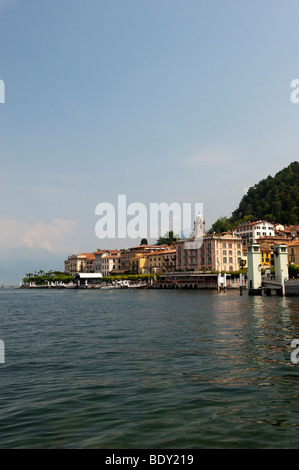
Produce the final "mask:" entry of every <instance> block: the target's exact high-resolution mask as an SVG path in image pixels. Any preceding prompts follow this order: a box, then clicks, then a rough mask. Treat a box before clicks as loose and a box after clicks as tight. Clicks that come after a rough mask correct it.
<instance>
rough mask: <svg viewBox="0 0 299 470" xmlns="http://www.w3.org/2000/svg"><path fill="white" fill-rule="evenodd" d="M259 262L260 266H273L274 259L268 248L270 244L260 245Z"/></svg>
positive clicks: (270, 249)
mask: <svg viewBox="0 0 299 470" xmlns="http://www.w3.org/2000/svg"><path fill="white" fill-rule="evenodd" d="M260 247H261V249H260V254H261V257H260V264H261V266H262V267H265V268H270V267H271V266H274V261H273V250H272V248H270V246H269V245H268V244H267V243H265V244H261V245H260Z"/></svg>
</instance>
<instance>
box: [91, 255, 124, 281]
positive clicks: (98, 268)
mask: <svg viewBox="0 0 299 470" xmlns="http://www.w3.org/2000/svg"><path fill="white" fill-rule="evenodd" d="M109 256H111V258H109ZM107 257H108V259H109V260H110V261H109V262H108V261H107ZM104 258H105V259H106V261H105V262H104V261H103V259H104ZM113 259H116V261H115V262H113ZM119 260H120V252H119V250H98V251H97V252H96V253H95V272H96V273H101V274H103V276H108V274H104V272H103V270H105V272H107V269H109V268H110V267H111V266H112V269H120V268H119V267H118V266H119V265H120V261H119ZM113 266H114V267H113ZM112 269H111V270H112Z"/></svg>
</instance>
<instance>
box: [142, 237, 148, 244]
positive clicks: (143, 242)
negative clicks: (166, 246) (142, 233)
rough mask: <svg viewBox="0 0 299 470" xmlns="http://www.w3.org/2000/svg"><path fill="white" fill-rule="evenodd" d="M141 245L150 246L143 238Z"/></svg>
mask: <svg viewBox="0 0 299 470" xmlns="http://www.w3.org/2000/svg"><path fill="white" fill-rule="evenodd" d="M140 245H148V242H147V239H146V238H143V239H142V240H141V242H140Z"/></svg>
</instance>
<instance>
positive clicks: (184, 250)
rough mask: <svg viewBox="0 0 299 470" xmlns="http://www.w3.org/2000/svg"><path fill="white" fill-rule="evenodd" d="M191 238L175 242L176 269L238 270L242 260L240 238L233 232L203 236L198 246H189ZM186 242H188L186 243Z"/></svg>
mask: <svg viewBox="0 0 299 470" xmlns="http://www.w3.org/2000/svg"><path fill="white" fill-rule="evenodd" d="M191 241H192V239H188V240H179V241H178V242H176V269H177V270H179V271H218V272H220V271H226V272H228V271H238V270H239V269H240V266H241V261H242V256H243V252H242V239H241V237H239V236H237V235H236V234H234V233H229V232H228V233H223V234H215V233H214V234H212V235H206V236H205V237H203V240H202V245H201V246H200V247H195V248H191V247H192V245H191V244H189V243H190V242H191ZM186 242H188V244H186Z"/></svg>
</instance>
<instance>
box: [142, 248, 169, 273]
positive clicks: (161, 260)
mask: <svg viewBox="0 0 299 470" xmlns="http://www.w3.org/2000/svg"><path fill="white" fill-rule="evenodd" d="M147 260H148V263H147V268H148V272H149V273H151V274H152V273H162V272H171V271H174V270H175V269H176V248H170V249H167V248H166V249H164V250H160V251H157V252H153V253H150V254H148V255H147Z"/></svg>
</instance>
